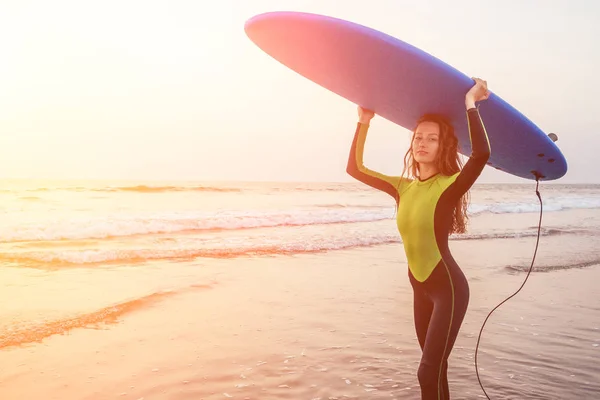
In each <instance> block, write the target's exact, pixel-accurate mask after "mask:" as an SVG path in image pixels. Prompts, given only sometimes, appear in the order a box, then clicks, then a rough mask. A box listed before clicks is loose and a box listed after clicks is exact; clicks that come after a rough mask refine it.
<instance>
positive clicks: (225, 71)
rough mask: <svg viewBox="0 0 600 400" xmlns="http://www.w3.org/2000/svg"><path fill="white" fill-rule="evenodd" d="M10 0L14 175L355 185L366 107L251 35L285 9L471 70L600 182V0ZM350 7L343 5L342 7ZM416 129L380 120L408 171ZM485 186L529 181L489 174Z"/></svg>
mask: <svg viewBox="0 0 600 400" xmlns="http://www.w3.org/2000/svg"><path fill="white" fill-rule="evenodd" d="M8 3H9V2H8V1H3V2H1V3H0V55H1V61H0V177H9V178H10V177H27V178H109V179H114V178H122V179H192V180H196V179H197V180H300V181H313V180H318V181H323V180H326V181H350V180H351V179H352V178H350V177H348V176H347V175H346V172H345V166H346V160H347V157H348V150H349V147H350V144H351V140H352V137H353V134H354V128H355V124H356V120H357V117H356V106H355V105H354V104H351V103H349V102H348V101H346V100H344V99H342V98H340V97H339V96H337V95H335V94H333V93H330V92H328V91H327V90H325V89H323V88H321V87H319V86H318V85H316V84H314V83H312V82H310V81H308V80H306V79H305V78H303V77H301V76H299V75H297V74H296V73H294V72H293V71H291V70H289V69H287V68H285V67H283V66H282V65H280V64H279V63H277V62H276V61H274V60H273V59H271V58H270V57H269V56H267V55H266V54H265V53H264V52H262V50H260V49H259V48H258V47H256V45H254V44H253V43H252V42H251V41H250V40H249V39H248V38H247V36H246V35H245V33H244V22H245V21H246V20H247V19H249V18H250V17H252V16H254V15H256V14H258V13H262V12H266V11H276V10H294V11H307V12H315V13H321V14H327V15H331V16H335V17H339V18H343V19H348V20H351V21H354V22H358V23H361V24H364V25H368V26H370V27H372V28H375V29H378V30H381V31H383V32H386V33H388V34H391V35H392V36H396V37H398V38H400V39H402V40H405V41H407V42H409V43H411V44H413V45H415V46H417V47H420V48H421V49H423V50H425V51H427V52H429V53H432V54H434V55H435V56H437V57H439V58H441V59H442V60H444V61H446V62H447V63H449V64H451V65H453V66H454V67H456V68H458V69H459V70H461V71H463V72H465V73H466V74H468V75H471V76H478V77H482V78H484V79H486V80H487V81H488V84H489V86H490V89H491V90H493V91H494V92H495V93H496V94H498V95H499V96H500V97H502V98H504V99H505V100H507V101H508V102H510V103H511V104H512V105H513V106H515V107H516V108H517V109H519V110H520V111H521V112H523V113H524V114H525V115H527V116H528V117H529V118H530V119H532V120H533V121H534V122H535V123H536V124H537V125H538V126H540V127H541V128H542V129H544V130H545V131H547V132H557V133H558V134H559V142H558V143H557V144H558V145H559V147H560V148H561V149H562V151H563V152H564V154H565V156H566V157H567V161H568V163H569V172H568V173H567V175H566V176H565V177H564V178H562V179H561V180H560V181H559V182H560V183H571V182H594V183H600V176H599V175H600V167H599V166H598V160H599V155H600V101H599V100H598V95H599V93H600V77H599V75H598V71H600V45H598V39H599V38H600V2H598V1H595V0H589V1H585V0H570V1H550V0H537V1H534V0H510V1H509V0H505V1H502V2H483V1H479V2H473V1H471V0H469V1H462V0H461V1H452V2H448V1H446V0H443V1H442V0H440V1H423V0H421V1H419V2H418V3H417V2H416V1H414V0H410V1H409V0H406V1H402V0H390V1H387V0H372V1H368V2H365V1H362V0H360V1H351V0H344V1H339V0H335V1H334V0H314V1H310V0H289V1H286V0H251V1H249V0H218V1H212V2H209V1H204V0H202V1H198V0H190V1H182V0H178V1H167V0H164V1H147V0H146V1H126V0H119V1H106V0H105V1H96V2H90V1H71V2H66V1H45V0H43V1H27V0H21V1H18V2H16V1H15V2H10V3H11V4H8ZM336 3H337V5H336ZM408 138H409V135H408V131H406V130H404V129H402V128H400V127H398V126H396V125H393V124H391V123H389V122H387V121H385V120H383V119H381V118H379V119H376V120H374V121H373V124H372V128H371V131H370V135H369V139H368V142H367V148H366V154H365V162H366V164H367V165H368V166H369V167H371V168H373V169H377V170H380V171H382V172H386V173H391V174H394V173H399V172H400V171H401V168H402V157H403V155H404V153H405V151H406V149H407V146H408ZM480 182H526V181H525V180H523V179H520V178H515V177H513V176H511V175H508V174H506V173H502V172H499V171H496V170H493V169H489V168H486V170H485V171H484V173H483V175H482V177H481V179H480Z"/></svg>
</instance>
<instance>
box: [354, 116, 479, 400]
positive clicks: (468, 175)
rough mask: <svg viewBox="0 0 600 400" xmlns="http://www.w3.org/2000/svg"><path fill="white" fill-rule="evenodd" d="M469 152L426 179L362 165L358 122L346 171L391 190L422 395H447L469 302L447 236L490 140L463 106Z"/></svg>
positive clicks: (362, 133) (441, 399) (443, 398)
mask: <svg viewBox="0 0 600 400" xmlns="http://www.w3.org/2000/svg"><path fill="white" fill-rule="evenodd" d="M467 121H468V125H469V135H470V139H471V148H472V154H471V156H470V157H469V160H468V161H467V162H466V163H465V166H464V167H463V169H462V171H460V172H457V173H456V174H453V175H451V176H443V175H441V174H439V173H438V174H437V175H434V176H432V177H430V178H428V179H426V180H421V179H419V178H416V179H414V180H413V179H407V178H401V177H399V176H389V175H384V174H381V173H379V172H376V171H373V170H370V169H369V168H367V167H365V166H364V165H363V150H364V144H365V140H366V136H367V130H368V128H369V126H368V125H364V124H361V123H358V125H357V127H356V133H355V135H354V140H353V142H352V147H351V150H350V157H349V159H348V168H347V171H348V173H349V174H350V175H351V176H353V177H354V178H356V179H358V180H359V181H361V182H363V183H365V184H367V185H369V186H371V187H373V188H376V189H379V190H382V191H384V192H386V193H388V194H389V195H390V196H392V197H393V198H394V199H395V200H396V203H397V205H398V212H397V217H396V223H397V226H398V230H399V232H400V236H401V237H402V242H403V244H404V250H405V252H406V257H407V260H408V275H409V280H410V282H411V285H412V287H413V291H414V319H415V328H416V333H417V337H418V340H419V344H420V346H421V349H422V351H423V354H422V358H421V363H420V365H419V370H418V373H417V376H418V379H419V384H420V386H421V396H422V397H421V398H422V399H427V400H429V399H437V400H448V399H449V398H450V395H449V389H448V377H447V370H448V357H449V355H450V352H451V350H452V347H453V346H454V342H455V340H456V336H457V335H458V331H459V329H460V325H461V324H462V321H463V318H464V316H465V313H466V311H467V305H468V303H469V285H468V283H467V280H466V278H465V276H464V274H463V273H462V271H461V269H460V267H459V266H458V264H457V263H456V261H455V260H454V258H453V257H452V254H450V249H449V247H448V236H449V232H450V228H451V226H452V217H453V214H454V209H455V207H456V206H457V205H458V202H459V200H460V198H461V197H462V195H463V194H465V193H466V192H467V191H468V190H469V188H470V187H471V186H472V185H473V183H474V182H475V180H476V179H477V178H478V177H479V175H480V174H481V171H482V170H483V168H484V167H485V164H486V162H487V160H488V159H489V156H490V145H489V141H488V138H487V133H486V131H485V127H484V125H483V122H482V120H481V118H480V116H479V112H478V110H477V109H475V108H471V109H469V110H467Z"/></svg>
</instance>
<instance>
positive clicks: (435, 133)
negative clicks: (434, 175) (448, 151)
mask: <svg viewBox="0 0 600 400" xmlns="http://www.w3.org/2000/svg"><path fill="white" fill-rule="evenodd" d="M439 146H440V126H439V125H438V124H437V123H435V122H429V121H425V122H421V123H420V124H419V125H418V126H417V129H416V130H415V135H414V136H413V142H412V151H413V157H414V159H415V161H416V162H418V163H420V164H432V163H434V162H435V158H436V156H437V153H438V148H439Z"/></svg>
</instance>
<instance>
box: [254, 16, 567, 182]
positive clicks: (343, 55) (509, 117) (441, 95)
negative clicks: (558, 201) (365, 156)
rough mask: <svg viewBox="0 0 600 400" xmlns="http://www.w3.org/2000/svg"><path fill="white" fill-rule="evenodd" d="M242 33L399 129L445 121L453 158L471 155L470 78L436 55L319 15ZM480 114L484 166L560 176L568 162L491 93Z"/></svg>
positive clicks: (261, 20) (274, 21) (264, 22)
mask: <svg viewBox="0 0 600 400" xmlns="http://www.w3.org/2000/svg"><path fill="white" fill-rule="evenodd" d="M245 31H246V34H247V35H248V37H249V38H250V39H251V40H252V41H253V42H254V43H255V44H256V45H257V46H258V47H259V48H261V49H262V50H263V51H264V52H265V53H267V54H269V55H270V56H271V57H273V58H274V59H276V60H277V61H279V62H280V63H282V64H283V65H285V66H287V67H288V68H290V69H292V70H294V71H296V72H297V73H299V74H300V75H302V76H304V77H306V78H308V79H310V80H311V81H313V82H315V83H317V84H319V85H321V86H322V87H324V88H326V89H328V90H330V91H332V92H334V93H336V94H338V95H340V96H342V97H344V98H345V99H347V100H349V101H351V102H353V103H355V104H358V105H360V106H362V107H365V108H368V109H371V110H373V111H375V113H376V114H377V115H379V116H381V117H383V118H385V119H387V120H389V121H391V122H393V123H396V124H398V125H400V126H402V127H404V128H406V129H409V130H413V129H414V128H415V125H416V121H417V120H418V118H419V117H420V116H421V115H422V114H424V113H431V112H435V113H441V114H444V115H446V116H447V117H448V118H449V119H450V120H451V121H452V123H453V125H454V128H455V131H456V135H457V137H458V140H459V144H460V147H459V149H460V152H461V153H462V154H464V155H466V156H468V155H470V153H471V144H470V139H469V132H468V125H467V120H466V114H465V107H464V97H465V94H466V92H467V91H468V90H469V88H471V87H472V86H473V80H472V79H471V78H470V77H468V76H467V75H465V74H463V73H462V72H460V71H458V70H456V69H455V68H453V67H452V66H450V65H448V64H446V63H444V62H443V61H441V60H439V59H437V58H436V57H434V56H432V55H430V54H428V53H426V52H424V51H422V50H420V49H418V48H416V47H414V46H412V45H410V44H408V43H405V42H403V41H401V40H399V39H396V38H394V37H392V36H389V35H387V34H385V33H382V32H379V31H376V30H373V29H371V28H368V27H366V26H362V25H359V24H356V23H352V22H349V21H344V20H341V19H337V18H333V17H327V16H323V15H318V14H310V13H300V12H270V13H265V14H260V15H257V16H255V17H253V18H251V19H250V20H248V21H247V22H246V24H245ZM479 111H480V114H481V117H482V119H483V122H484V124H485V127H486V131H487V133H488V138H489V140H490V147H491V150H492V152H491V157H490V160H489V162H488V165H489V166H491V167H493V168H496V169H498V170H501V171H505V172H507V173H509V174H512V175H515V176H519V177H522V178H525V179H536V173H537V174H539V175H538V176H539V177H540V178H539V179H540V180H555V179H558V178H561V177H562V176H564V175H565V173H566V171H567V163H566V160H565V158H564V156H563V154H562V153H561V151H560V150H559V149H558V147H557V146H556V144H555V143H554V142H553V141H552V140H551V139H550V138H549V137H548V135H547V134H546V133H544V132H543V131H542V130H541V129H540V128H538V127H537V126H536V125H535V124H534V123H533V122H532V121H530V120H529V119H528V118H526V117H525V116H524V115H523V114H521V113H520V112H519V111H517V110H516V109H515V108H513V107H512V106H511V105H509V104H508V103H507V102H505V101H504V100H502V99H501V98H500V97H498V96H496V95H495V94H494V93H493V92H492V95H491V96H490V98H489V99H488V100H486V101H484V102H481V103H480V104H479ZM534 171H535V172H534Z"/></svg>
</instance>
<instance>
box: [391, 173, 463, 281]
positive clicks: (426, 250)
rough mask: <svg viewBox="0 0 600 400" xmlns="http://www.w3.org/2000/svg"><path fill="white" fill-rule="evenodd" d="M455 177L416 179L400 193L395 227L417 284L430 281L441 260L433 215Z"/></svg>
mask: <svg viewBox="0 0 600 400" xmlns="http://www.w3.org/2000/svg"><path fill="white" fill-rule="evenodd" d="M457 176H458V173H457V174H455V175H452V176H443V175H436V176H434V177H431V178H429V179H427V180H425V181H420V180H419V179H415V180H413V181H411V182H410V183H408V184H406V186H405V187H403V188H402V189H401V193H400V201H399V204H398V214H397V217H396V224H397V226H398V231H399V232H400V236H401V237H402V242H403V244H404V251H405V252H406V257H407V259H408V266H409V268H410V270H411V272H412V274H413V275H414V277H415V278H416V279H417V280H418V281H420V282H423V281H425V280H426V279H427V278H428V277H429V275H430V274H431V272H432V271H433V269H434V268H435V266H436V265H437V264H438V263H439V262H440V260H441V258H442V257H441V253H440V250H439V248H438V244H437V241H436V235H435V227H436V223H440V221H436V220H435V211H436V207H437V206H438V201H439V199H440V197H441V196H442V194H443V193H444V191H445V190H446V189H447V188H448V187H449V186H450V185H451V184H452V183H453V182H454V181H455V180H456V177H457ZM449 209H452V210H453V209H454V208H453V207H450V208H449ZM438 217H439V216H438Z"/></svg>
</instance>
